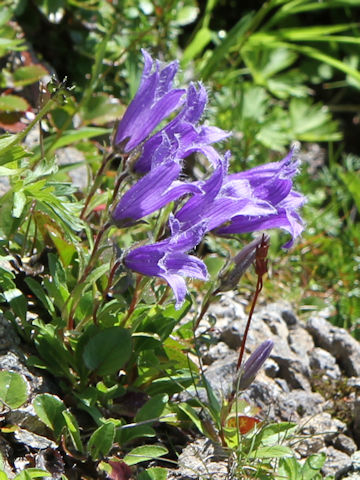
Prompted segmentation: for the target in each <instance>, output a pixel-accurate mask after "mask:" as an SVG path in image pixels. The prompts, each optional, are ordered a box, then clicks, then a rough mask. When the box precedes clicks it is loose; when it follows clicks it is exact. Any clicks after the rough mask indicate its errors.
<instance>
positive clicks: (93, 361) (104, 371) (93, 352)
mask: <svg viewBox="0 0 360 480" xmlns="http://www.w3.org/2000/svg"><path fill="white" fill-rule="evenodd" d="M131 352H132V346H131V335H130V332H129V331H128V330H126V329H125V328H120V327H111V328H107V329H106V330H102V331H100V332H98V333H97V334H95V335H94V336H93V337H92V338H91V339H90V341H89V342H88V343H87V344H86V345H85V348H84V351H83V360H84V363H85V365H86V366H87V368H88V369H89V370H91V371H95V372H96V373H97V374H98V375H111V374H113V373H116V372H117V371H118V370H120V369H121V368H122V367H123V366H124V364H125V363H126V362H127V361H128V360H129V358H130V355H131Z"/></svg>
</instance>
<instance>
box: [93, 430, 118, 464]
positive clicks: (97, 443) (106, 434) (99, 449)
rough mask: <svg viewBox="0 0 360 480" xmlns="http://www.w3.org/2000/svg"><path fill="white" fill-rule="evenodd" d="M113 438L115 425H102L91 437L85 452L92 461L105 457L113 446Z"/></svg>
mask: <svg viewBox="0 0 360 480" xmlns="http://www.w3.org/2000/svg"><path fill="white" fill-rule="evenodd" d="M114 438H115V425H114V424H113V423H112V422H107V423H104V425H101V427H99V428H98V429H97V430H95V432H94V433H93V434H92V435H91V437H90V439H89V442H88V444H87V450H88V452H89V453H90V455H91V457H92V458H93V460H99V459H100V458H102V457H104V456H106V455H107V454H108V453H109V451H110V450H111V447H112V445H113V442H114Z"/></svg>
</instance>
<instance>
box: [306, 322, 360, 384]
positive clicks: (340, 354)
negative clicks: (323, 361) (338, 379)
mask: <svg viewBox="0 0 360 480" xmlns="http://www.w3.org/2000/svg"><path fill="white" fill-rule="evenodd" d="M307 330H308V331H309V333H310V334H311V335H312V336H313V338H314V341H315V344H316V345H317V346H319V347H321V348H323V349H324V350H327V351H328V352H330V353H331V354H332V355H333V356H334V357H335V358H336V360H337V361H338V363H339V365H340V367H341V368H342V369H343V371H344V373H345V374H346V375H347V376H349V377H351V376H360V343H359V342H357V341H356V340H355V339H354V338H353V337H352V336H351V335H350V333H348V332H347V331H346V330H345V329H344V328H339V327H334V326H333V325H331V324H330V323H329V322H327V321H326V320H325V319H324V318H321V317H312V318H310V319H309V321H308V324H307Z"/></svg>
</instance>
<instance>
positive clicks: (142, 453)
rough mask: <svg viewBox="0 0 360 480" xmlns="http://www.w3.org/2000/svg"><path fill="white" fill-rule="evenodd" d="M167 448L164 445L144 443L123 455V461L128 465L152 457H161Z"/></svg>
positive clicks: (146, 460) (145, 460)
mask: <svg viewBox="0 0 360 480" xmlns="http://www.w3.org/2000/svg"><path fill="white" fill-rule="evenodd" d="M167 453H168V450H167V449H166V448H165V447H162V446H158V445H144V446H142V447H136V448H134V449H133V450H131V452H130V453H128V454H127V455H125V457H124V462H125V463H127V464H128V465H135V464H137V463H141V462H148V461H149V460H152V459H153V458H158V457H162V456H163V455H166V454H167Z"/></svg>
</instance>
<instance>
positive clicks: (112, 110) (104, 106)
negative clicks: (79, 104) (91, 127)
mask: <svg viewBox="0 0 360 480" xmlns="http://www.w3.org/2000/svg"><path fill="white" fill-rule="evenodd" d="M123 114H124V106H123V105H122V104H121V103H119V101H118V100H116V99H114V98H112V97H110V96H109V95H107V94H105V93H103V94H99V93H98V94H96V95H92V96H91V97H90V99H89V101H88V102H87V103H86V105H84V106H83V114H82V116H83V120H84V123H92V124H96V125H103V124H104V123H107V122H111V121H114V120H116V119H118V118H121V117H122V116H123Z"/></svg>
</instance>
